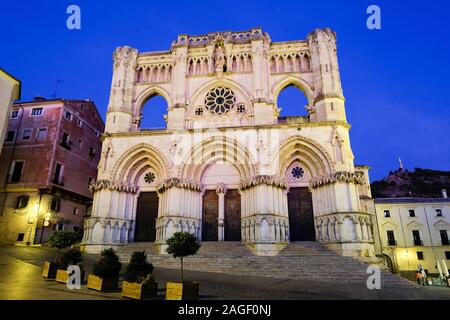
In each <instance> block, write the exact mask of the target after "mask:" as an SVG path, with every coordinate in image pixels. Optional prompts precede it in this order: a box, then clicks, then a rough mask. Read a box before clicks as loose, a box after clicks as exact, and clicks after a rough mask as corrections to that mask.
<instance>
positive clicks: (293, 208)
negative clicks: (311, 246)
mask: <svg viewBox="0 0 450 320" xmlns="http://www.w3.org/2000/svg"><path fill="white" fill-rule="evenodd" d="M288 212H289V239H290V241H315V240H316V237H315V230H314V214H313V206H312V195H311V192H309V190H308V187H297V188H290V189H289V193H288Z"/></svg>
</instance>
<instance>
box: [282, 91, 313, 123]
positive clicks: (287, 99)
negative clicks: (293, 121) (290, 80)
mask: <svg viewBox="0 0 450 320" xmlns="http://www.w3.org/2000/svg"><path fill="white" fill-rule="evenodd" d="M307 105H308V99H307V98H306V96H305V94H304V93H303V92H302V91H301V90H300V89H299V88H297V87H295V86H294V85H292V84H291V85H288V86H286V87H285V88H284V89H283V90H282V91H281V92H280V94H279V95H278V99H277V106H278V108H281V113H280V117H292V116H307V115H308V111H307V110H306V108H305V106H307Z"/></svg>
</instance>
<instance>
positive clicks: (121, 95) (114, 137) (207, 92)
mask: <svg viewBox="0 0 450 320" xmlns="http://www.w3.org/2000/svg"><path fill="white" fill-rule="evenodd" d="M113 60H114V61H113V79H112V85H111V94H110V100H109V105H108V111H107V116H106V130H105V133H104V135H103V147H102V155H101V160H100V163H99V168H98V170H99V171H98V179H97V181H95V182H94V183H92V184H91V191H92V192H93V194H94V202H93V208H92V214H91V216H90V217H89V218H87V219H86V220H85V225H84V238H83V242H82V247H83V248H84V250H86V251H88V252H99V251H100V250H101V249H103V248H105V247H111V246H122V245H128V244H130V243H131V242H153V243H154V244H155V245H156V247H157V248H158V250H159V251H160V252H161V253H164V251H165V243H166V239H168V238H169V237H170V236H171V235H172V234H173V233H174V232H177V231H187V232H190V233H192V234H195V235H196V236H197V237H198V238H199V239H200V240H201V241H241V243H242V245H245V246H246V247H248V248H249V249H251V250H252V251H253V252H254V253H255V254H257V255H276V254H277V253H278V252H279V251H280V250H282V249H283V247H284V246H285V245H286V244H287V243H288V242H290V241H318V242H321V243H323V244H325V245H326V246H327V247H329V248H331V249H333V250H335V251H337V252H339V253H341V254H343V255H350V256H365V257H371V256H373V254H374V232H373V226H374V215H373V208H372V207H371V205H370V201H368V199H370V187H369V180H368V174H367V171H368V168H367V167H362V166H355V165H354V156H353V153H352V149H351V146H350V138H349V129H350V125H349V124H348V123H347V120H346V113H345V99H344V95H343V92H342V88H341V82H340V74H339V67H338V60H337V53H336V35H335V33H334V32H333V31H331V30H330V29H317V30H314V31H313V32H311V33H310V34H308V36H307V39H306V40H299V41H286V42H272V41H271V39H270V37H269V35H268V34H267V33H266V32H263V30H261V29H260V28H254V29H252V30H249V31H245V32H232V31H226V32H214V33H208V34H205V35H201V36H189V35H185V34H182V35H179V36H178V38H177V39H176V40H175V41H174V42H173V43H172V45H171V47H170V50H168V51H157V52H138V50H136V49H133V48H130V47H127V46H125V47H119V48H117V49H116V50H115V52H114V56H113ZM287 86H295V87H297V88H299V89H300V90H301V91H302V92H303V93H304V94H305V96H306V98H307V100H308V105H307V106H301V105H299V106H298V108H299V110H301V109H302V108H306V110H307V113H308V116H301V117H300V116H299V117H280V110H281V109H280V106H278V105H277V98H278V95H279V93H280V92H281V91H282V90H283V89H284V88H286V87H287ZM155 95H160V96H162V97H163V98H164V99H165V100H166V101H167V104H168V109H167V115H165V119H166V122H167V127H166V128H164V129H151V130H142V129H141V126H140V125H141V120H142V112H143V111H142V108H143V106H144V105H145V103H146V102H147V101H148V100H149V99H150V98H152V97H153V96H155ZM150 114H151V111H150Z"/></svg>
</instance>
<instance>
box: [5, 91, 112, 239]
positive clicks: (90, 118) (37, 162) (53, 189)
mask: <svg viewBox="0 0 450 320" xmlns="http://www.w3.org/2000/svg"><path fill="white" fill-rule="evenodd" d="M103 130H104V124H103V120H102V119H101V117H100V116H99V114H98V112H97V109H96V106H95V104H94V103H93V102H92V101H89V100H61V99H53V100H46V99H43V98H39V99H35V100H34V101H29V102H22V103H16V104H14V105H13V106H12V111H11V115H10V116H9V117H8V128H7V130H6V131H7V134H6V139H5V143H4V145H3V150H2V153H1V156H0V181H1V183H2V186H3V187H2V190H1V191H0V240H1V241H6V242H9V243H16V244H31V245H33V244H40V243H44V242H46V241H47V240H48V238H49V236H50V235H51V234H52V233H53V231H54V230H69V231H78V232H80V234H82V228H83V219H84V216H85V215H87V214H88V213H89V212H88V211H89V208H90V207H91V204H92V194H91V193H90V191H89V188H88V186H89V184H90V182H91V181H94V180H95V178H96V176H97V164H98V161H99V159H100V151H101V141H100V139H99V138H100V133H101V132H103Z"/></svg>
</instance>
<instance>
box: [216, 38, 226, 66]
mask: <svg viewBox="0 0 450 320" xmlns="http://www.w3.org/2000/svg"><path fill="white" fill-rule="evenodd" d="M225 65H226V57H225V49H224V44H223V38H222V36H221V35H217V36H216V37H215V38H214V68H215V69H216V72H217V73H222V72H224V71H225V70H224V67H225Z"/></svg>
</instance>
